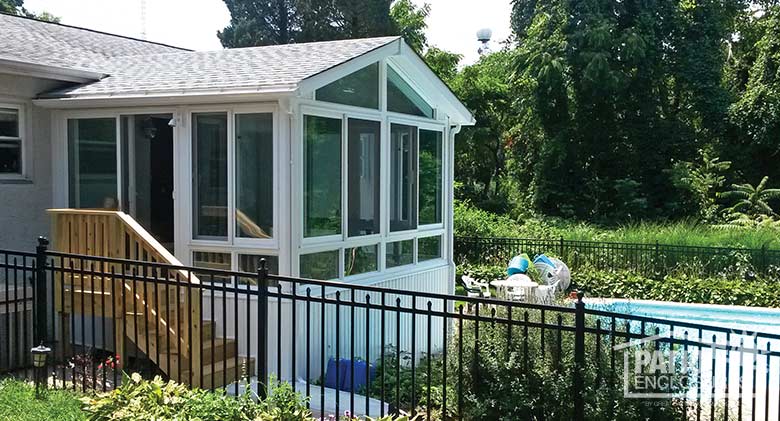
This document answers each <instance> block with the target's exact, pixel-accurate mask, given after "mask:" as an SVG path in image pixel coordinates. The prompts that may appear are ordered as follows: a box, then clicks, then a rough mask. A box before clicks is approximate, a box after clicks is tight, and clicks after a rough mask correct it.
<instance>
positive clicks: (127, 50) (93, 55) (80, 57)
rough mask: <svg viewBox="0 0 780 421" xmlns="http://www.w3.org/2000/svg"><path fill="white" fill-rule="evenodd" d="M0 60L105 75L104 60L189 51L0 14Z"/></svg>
mask: <svg viewBox="0 0 780 421" xmlns="http://www.w3.org/2000/svg"><path fill="white" fill-rule="evenodd" d="M0 28H2V29H0V59H2V60H7V61H14V62H19V63H29V64H36V65H44V66H49V67H59V68H65V69H72V70H86V71H92V72H103V73H104V72H105V69H106V60H108V59H111V58H115V57H122V56H139V55H145V54H161V53H169V52H182V51H189V50H185V49H182V48H177V47H172V46H169V45H165V44H160V43H156V42H149V41H144V40H139V39H135V38H129V37H123V36H119V35H113V34H108V33H105V32H99V31H93V30H90V29H84V28H78V27H74V26H68V25H63V24H59V23H52V22H44V21H40V20H36V19H30V18H25V17H21V16H15V15H8V14H3V13H0Z"/></svg>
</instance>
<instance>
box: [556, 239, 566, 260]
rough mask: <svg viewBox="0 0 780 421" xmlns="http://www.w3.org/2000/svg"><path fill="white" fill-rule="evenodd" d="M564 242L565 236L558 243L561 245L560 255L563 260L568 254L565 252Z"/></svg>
mask: <svg viewBox="0 0 780 421" xmlns="http://www.w3.org/2000/svg"><path fill="white" fill-rule="evenodd" d="M563 242H564V240H563V237H561V239H560V241H559V243H558V245H559V246H560V253H559V256H558V257H560V259H561V260H564V259H566V256H565V255H564V254H563Z"/></svg>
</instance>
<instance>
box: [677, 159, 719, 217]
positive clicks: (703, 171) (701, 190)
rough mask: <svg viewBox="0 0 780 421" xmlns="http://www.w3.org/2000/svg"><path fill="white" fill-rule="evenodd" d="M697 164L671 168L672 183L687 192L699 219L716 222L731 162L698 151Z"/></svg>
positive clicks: (687, 163)
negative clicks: (726, 174)
mask: <svg viewBox="0 0 780 421" xmlns="http://www.w3.org/2000/svg"><path fill="white" fill-rule="evenodd" d="M699 157H700V158H699V161H698V162H685V161H683V162H678V163H677V164H675V165H674V167H672V173H673V174H672V182H673V183H674V184H675V186H677V187H678V188H681V189H683V190H685V191H686V192H688V193H689V194H690V195H691V197H692V204H693V205H694V206H696V207H697V208H698V209H699V215H698V216H699V217H700V218H701V220H702V221H705V222H715V221H717V219H718V217H719V215H718V212H719V211H720V206H719V205H718V203H717V199H718V197H719V196H720V193H721V189H722V188H723V184H724V183H725V182H726V177H725V176H724V175H723V174H724V173H725V172H726V171H728V169H729V168H730V167H731V161H721V160H720V158H718V157H717V156H713V155H712V152H710V151H708V150H705V149H700V150H699Z"/></svg>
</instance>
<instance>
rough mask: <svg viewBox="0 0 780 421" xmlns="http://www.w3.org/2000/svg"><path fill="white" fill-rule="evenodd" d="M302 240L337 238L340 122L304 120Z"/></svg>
mask: <svg viewBox="0 0 780 421" xmlns="http://www.w3.org/2000/svg"><path fill="white" fill-rule="evenodd" d="M303 162H304V168H303V179H304V189H303V221H304V222H303V232H304V237H321V236H326V235H338V234H341V120H339V119H333V118H325V117H317V116H309V115H307V116H305V117H304V150H303Z"/></svg>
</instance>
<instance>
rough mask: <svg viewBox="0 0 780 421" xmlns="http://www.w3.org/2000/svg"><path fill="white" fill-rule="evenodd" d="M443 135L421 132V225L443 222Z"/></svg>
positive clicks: (428, 131) (426, 131)
mask: <svg viewBox="0 0 780 421" xmlns="http://www.w3.org/2000/svg"><path fill="white" fill-rule="evenodd" d="M441 139H442V134H441V132H437V131H431V130H422V129H421V130H420V189H419V190H420V225H425V224H441V222H442V206H441V197H442V141H441Z"/></svg>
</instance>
